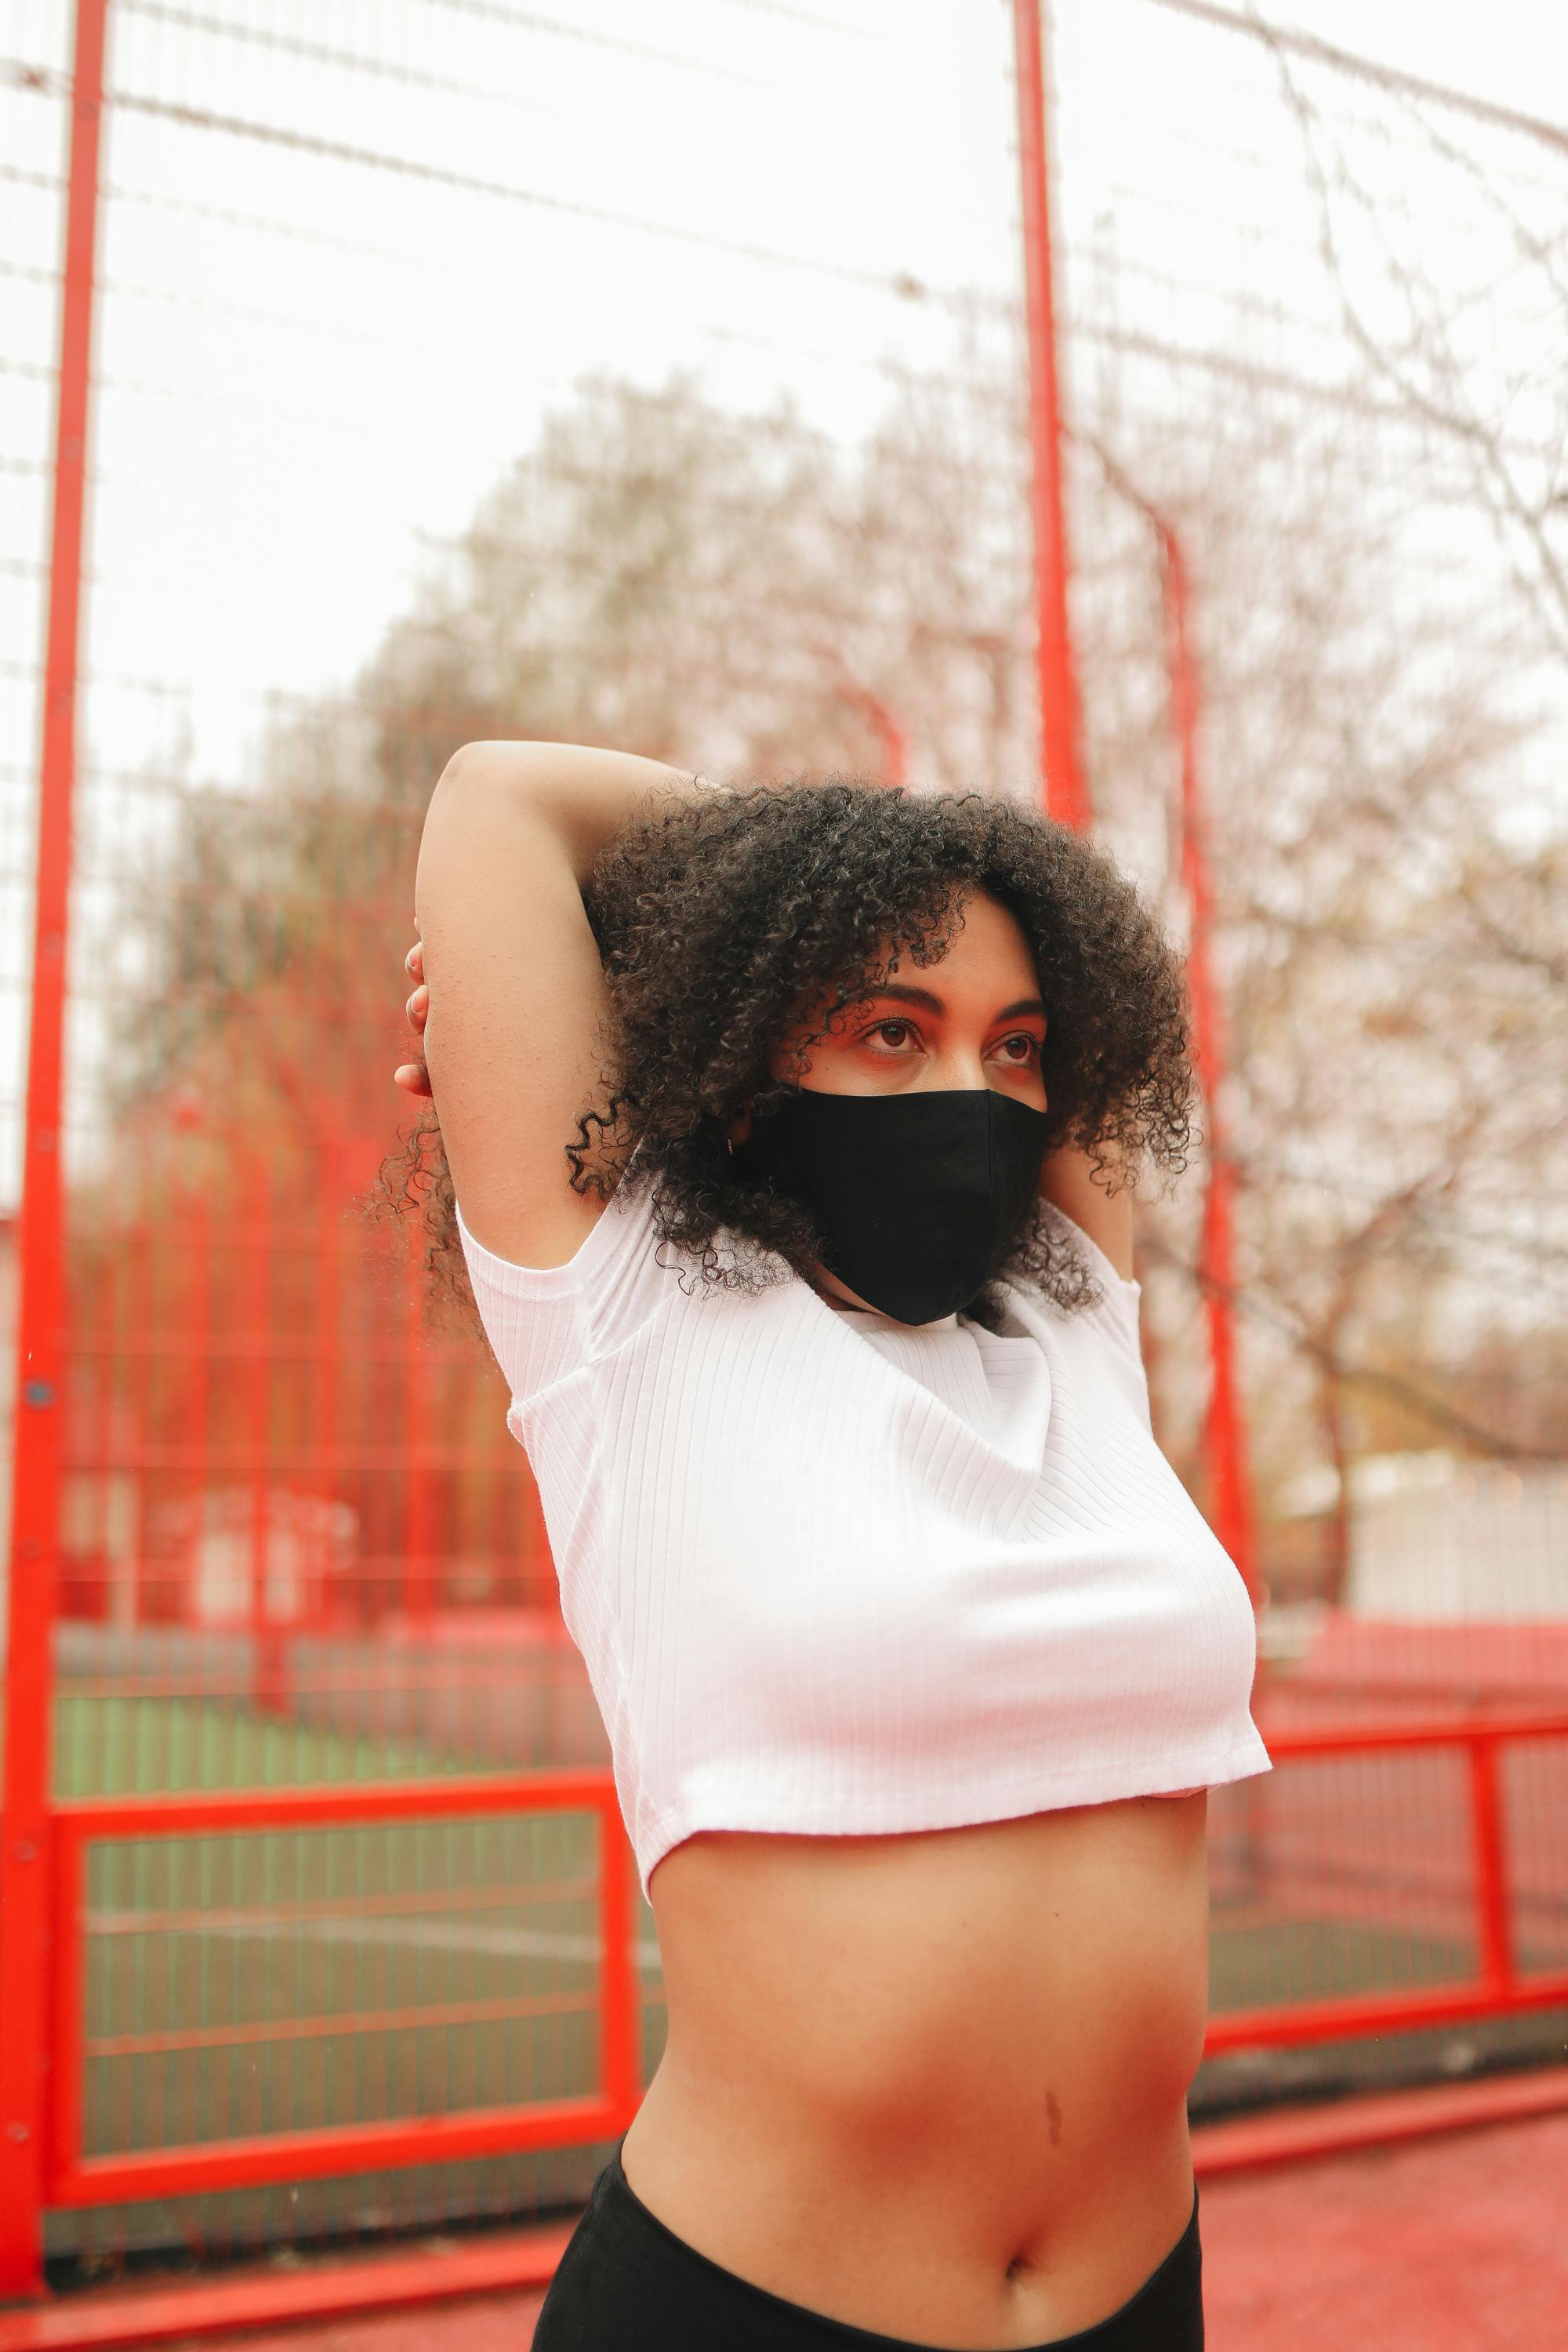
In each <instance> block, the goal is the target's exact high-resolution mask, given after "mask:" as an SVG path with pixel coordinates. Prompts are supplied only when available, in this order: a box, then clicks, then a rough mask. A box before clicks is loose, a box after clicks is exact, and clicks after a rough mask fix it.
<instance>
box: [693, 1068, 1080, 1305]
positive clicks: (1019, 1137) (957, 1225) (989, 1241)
mask: <svg viewBox="0 0 1568 2352" xmlns="http://www.w3.org/2000/svg"><path fill="white" fill-rule="evenodd" d="M1049 1125H1050V1122H1049V1120H1048V1119H1047V1117H1046V1114H1045V1112H1044V1111H1042V1110H1032V1109H1031V1108H1029V1106H1028V1104H1027V1103H1021V1102H1015V1101H1014V1099H1013V1097H1012V1096H1011V1095H1003V1094H997V1093H996V1092H995V1091H994V1089H993V1088H992V1087H962V1088H951V1089H942V1090H940V1091H937V1092H925V1093H913V1094H904V1095H825V1094H814V1093H811V1092H809V1091H807V1090H806V1089H805V1088H804V1087H803V1088H801V1089H800V1090H799V1091H797V1092H796V1093H795V1094H793V1095H791V1096H790V1097H789V1098H788V1100H787V1101H785V1102H784V1103H781V1104H780V1105H779V1106H778V1108H776V1109H774V1110H770V1111H764V1112H763V1115H762V1116H761V1117H760V1118H757V1119H756V1120H754V1122H753V1124H752V1132H751V1136H750V1137H749V1139H747V1141H746V1142H745V1143H743V1144H737V1145H736V1147H735V1153H734V1159H735V1167H736V1170H737V1171H738V1172H739V1173H740V1174H742V1175H744V1176H746V1177H749V1178H771V1179H772V1180H773V1183H774V1184H775V1185H776V1187H777V1189H778V1190H779V1191H780V1192H785V1193H787V1194H788V1195H789V1196H790V1197H791V1198H792V1199H794V1200H795V1201H798V1202H799V1203H800V1204H801V1206H802V1207H803V1208H804V1209H805V1210H806V1211H807V1212H808V1213H809V1214H810V1216H811V1217H812V1219H813V1220H814V1222H815V1223H816V1229H817V1231H818V1233H819V1234H821V1235H822V1244H823V1248H822V1263H823V1264H824V1265H825V1266H826V1268H827V1270H828V1272H829V1273H830V1274H834V1275H837V1277H838V1279H839V1281H840V1282H843V1283H847V1285H848V1286H849V1288H850V1289H851V1290H853V1291H855V1292H856V1293H857V1294H858V1296H859V1297H861V1298H864V1299H865V1300H866V1301H867V1303H868V1305H869V1306H872V1307H879V1308H880V1309H881V1311H882V1313H883V1314H884V1315H891V1316H893V1317H894V1318H896V1319H897V1320H898V1321H899V1322H900V1323H932V1322H934V1321H935V1320H936V1319H937V1318H938V1317H939V1316H942V1315H952V1314H953V1313H955V1312H956V1310H957V1309H958V1308H959V1307H967V1306H968V1305H969V1303H970V1301H971V1300H972V1299H973V1298H974V1297H977V1296H978V1294H979V1293H980V1292H981V1291H982V1290H984V1287H985V1285H986V1284H987V1283H988V1282H989V1281H990V1279H991V1277H992V1276H993V1275H994V1273H995V1272H996V1269H997V1267H998V1266H999V1265H1001V1263H1002V1260H1003V1259H1004V1258H1005V1256H1006V1255H1007V1252H1008V1250H1009V1249H1010V1248H1011V1246H1012V1244H1013V1242H1014V1240H1015V1239H1016V1235H1017V1233H1018V1230H1019V1227H1020V1226H1021V1224H1022V1223H1023V1220H1024V1214H1025V1212H1026V1210H1027V1208H1028V1206H1029V1203H1030V1201H1031V1200H1032V1198H1033V1197H1034V1194H1035V1192H1036V1191H1037V1187H1038V1184H1039V1179H1040V1165H1041V1162H1042V1160H1044V1158H1045V1152H1046V1136H1047V1131H1048V1129H1049Z"/></svg>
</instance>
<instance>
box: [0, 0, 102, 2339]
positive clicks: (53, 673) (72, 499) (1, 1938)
mask: <svg viewBox="0 0 1568 2352" xmlns="http://www.w3.org/2000/svg"><path fill="white" fill-rule="evenodd" d="M108 13H109V0H77V12H76V27H75V59H74V66H73V73H72V83H71V132H70V166H69V181H68V194H67V200H66V227H65V275H64V284H63V289H62V295H61V304H60V347H59V348H60V360H59V390H58V407H57V411H56V425H55V466H54V520H53V536H52V541H51V545H50V551H49V612H48V637H47V654H46V657H45V672H44V711H43V741H42V754H41V761H40V772H39V786H38V824H37V887H36V896H35V902H34V935H33V991H32V1006H31V1024H30V1030H29V1035H28V1048H27V1094H26V1132H25V1139H24V1157H23V1174H22V1199H21V1211H20V1216H19V1219H18V1224H17V1241H18V1259H19V1277H20V1280H19V1291H18V1307H17V1325H18V1329H17V1381H16V1486H15V1492H14V1496H13V1502H12V1513H11V1554H10V1558H11V1578H10V1591H9V1595H8V1623H7V1647H6V1662H5V1833H4V1839H3V1841H0V2018H3V2019H4V2021H5V2030H4V2032H0V2295H25V2294H39V2293H41V2292H42V2288H43V2202H44V2193H45V2186H46V2180H45V2168H44V2167H45V2147H44V2137H45V2119H46V2115H47V2097H48V2061H49V2047H50V2038H51V2026H52V2020H51V2017H50V2011H49V2000H48V1994H49V1982H50V1965H49V1962H50V1954H49V1917H50V1906H49V1861H50V1854H49V1796H50V1786H49V1775H50V1758H49V1746H50V1742H49V1732H50V1711H51V1696H52V1691H51V1685H52V1680H53V1675H52V1664H53V1662H52V1655H51V1635H52V1627H53V1620H54V1602H55V1591H56V1584H57V1580H58V1543H59V1519H60V1513H59V1502H60V1468H61V1417H62V1414H63V1412H64V1405H65V1338H66V1334H65V1320H66V1289H65V1263H64V1247H63V1244H64V1233H63V1223H62V1218H63V1200H62V1189H61V1178H60V1157H61V1152H60V1145H61V1136H60V1115H61V1066H62V1059H63V1047H64V1039H65V1006H66V965H67V956H66V943H67V935H68V934H67V916H68V900H69V891H70V873H71V800H72V794H73V790H74V786H75V781H76V701H77V671H78V656H77V646H78V636H79V620H80V612H81V558H82V522H83V509H84V503H85V493H86V472H87V440H88V411H89V360H90V352H91V343H92V309H93V303H92V295H93V260H94V247H95V245H96V240H97V227H98V180H99V145H100V123H101V116H102V105H103V49H104V34H105V25H106V19H107V16H108Z"/></svg>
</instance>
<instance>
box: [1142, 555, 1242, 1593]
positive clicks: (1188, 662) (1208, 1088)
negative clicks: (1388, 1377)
mask: <svg viewBox="0 0 1568 2352" xmlns="http://www.w3.org/2000/svg"><path fill="white" fill-rule="evenodd" d="M1152 519H1153V522H1154V528H1155V530H1156V531H1157V532H1158V534H1159V540H1160V559H1161V579H1162V583H1163V592H1164V605H1165V645H1166V661H1167V666H1168V668H1169V672H1170V679H1171V717H1172V722H1173V727H1174V730H1175V736H1176V746H1177V751H1178V754H1179V758H1180V763H1181V786H1180V789H1181V811H1182V879H1183V881H1184V885H1185V887H1186V893H1187V904H1188V908H1189V913H1190V921H1191V932H1190V936H1189V940H1188V944H1187V981H1188V987H1189V989H1190V991H1191V994H1192V1005H1193V1059H1194V1063H1195V1065H1196V1067H1197V1074H1198V1082H1199V1084H1200V1085H1201V1087H1203V1090H1204V1097H1205V1102H1206V1104H1207V1106H1208V1112H1207V1116H1208V1147H1209V1154H1208V1156H1209V1172H1208V1189H1207V1192H1205V1196H1204V1225H1203V1244H1202V1250H1203V1255H1202V1264H1201V1271H1202V1276H1203V1286H1204V1302H1205V1310H1206V1313H1207V1316H1208V1328H1209V1369H1210V1387H1209V1409H1208V1423H1207V1428H1206V1432H1205V1441H1206V1450H1207V1453H1208V1457H1209V1465H1210V1475H1211V1477H1212V1480H1213V1489H1214V1491H1213V1498H1212V1510H1213V1515H1214V1530H1215V1535H1216V1536H1217V1537H1218V1538H1219V1539H1220V1541H1221V1543H1222V1544H1224V1546H1225V1548H1226V1551H1227V1552H1229V1554H1230V1556H1231V1558H1232V1559H1234V1560H1235V1562H1236V1564H1237V1568H1238V1569H1239V1570H1241V1574H1242V1579H1243V1580H1244V1582H1245V1583H1246V1586H1247V1591H1248V1593H1249V1594H1250V1596H1251V1599H1252V1605H1253V1607H1254V1609H1257V1608H1258V1605H1259V1600H1260V1594H1259V1588H1258V1529H1257V1524H1256V1521H1255V1518H1254V1516H1253V1509H1252V1488H1251V1483H1250V1481H1249V1479H1248V1477H1247V1441H1246V1426H1245V1422H1244V1419H1243V1415H1242V1412H1241V1407H1240V1404H1239V1402H1238V1400H1237V1380H1236V1308H1235V1303H1234V1301H1235V1262H1234V1255H1233V1250H1232V1240H1233V1234H1234V1218H1233V1210H1234V1202H1235V1177H1234V1175H1233V1173H1232V1170H1231V1165H1230V1160H1229V1159H1228V1157H1227V1156H1226V1148H1225V1134H1224V1129H1223V1127H1222V1124H1221V1118H1220V1108H1219V1096H1220V1084H1221V1079H1222V1077H1223V1075H1224V1069H1225V1039H1224V1027H1223V1019H1222V1015H1221V1013H1220V1006H1219V997H1218V994H1217V992H1216V991H1215V985H1214V974H1213V970H1212V967H1211V965H1210V961H1209V948H1210V941H1211V939H1212V935H1213V928H1214V896H1213V891H1212V889H1211V887H1210V882H1209V869H1208V858H1207V856H1206V853H1205V844H1204V824H1203V814H1204V812H1203V786H1202V776H1201V772H1200V769H1199V764H1198V723H1199V706H1200V696H1199V686H1198V670H1197V659H1196V656H1195V655H1194V651H1193V643H1192V630H1191V625H1190V604H1189V596H1188V583H1187V567H1186V562H1185V559H1184V555H1183V552H1182V544H1181V541H1180V540H1179V539H1178V538H1177V537H1176V534H1175V532H1174V531H1173V530H1172V529H1171V527H1170V525H1169V524H1168V523H1166V522H1164V521H1163V520H1161V519H1160V518H1159V517H1158V516H1154V517H1153V518H1152Z"/></svg>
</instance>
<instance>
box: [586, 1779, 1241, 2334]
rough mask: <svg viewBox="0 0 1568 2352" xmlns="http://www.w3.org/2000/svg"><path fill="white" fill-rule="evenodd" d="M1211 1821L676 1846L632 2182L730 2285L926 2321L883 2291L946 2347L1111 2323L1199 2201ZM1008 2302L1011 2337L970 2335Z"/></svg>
mask: <svg viewBox="0 0 1568 2352" xmlns="http://www.w3.org/2000/svg"><path fill="white" fill-rule="evenodd" d="M1204 1816H1205V1802H1204V1800H1203V1798H1202V1796H1201V1795H1200V1796H1196V1797H1192V1798H1187V1799H1184V1800H1181V1801H1171V1800H1169V1799H1165V1800H1161V1799H1153V1798H1149V1799H1132V1800H1130V1801H1124V1802H1121V1803H1118V1804H1112V1805H1096V1806H1087V1807H1079V1808H1074V1809H1071V1810H1070V1811H1059V1812H1053V1813H1047V1814H1037V1815H1032V1816H1029V1817H1027V1818H1026V1819H1025V1820H1022V1821H1015V1822H987V1823H984V1824H981V1825H979V1826H977V1827H973V1828H967V1829H963V1830H956V1831H942V1832H920V1833H918V1834H914V1835H900V1836H892V1837H876V1838H858V1837H857V1838H809V1839H806V1838H794V1837H787V1838H785V1837H779V1838H773V1837H756V1836H745V1837H738V1836H730V1835H713V1836H708V1835H705V1836H702V1837H699V1838H695V1839H692V1840H691V1841H689V1843H688V1844H687V1845H685V1846H683V1847H680V1848H679V1849H677V1851H676V1852H675V1853H673V1854H671V1855H670V1856H669V1857H668V1860H667V1861H666V1862H665V1863H664V1864H661V1865H660V1868H659V1870H658V1873H657V1874H656V1875H655V1879H654V1883H653V1892H654V1901H655V1909H656V1914H657V1916H658V1927H659V1936H660V1943H661V1947H662V1948H663V1951H664V1958H665V1979H666V1986H667V1990H668V2000H669V2037H668V2046H667V2052H666V2056H665V2060H664V2063H663V2064H662V2065H661V2066H660V2069H659V2071H658V2075H657V2076H656V2078H655V2081H654V2083H653V2085H652V2087H651V2088H650V2090H649V2093H648V2095H647V2100H646V2101H645V2103H644V2106H643V2110H642V2112H641V2114H640V2115H639V2116H638V2117H637V2122H636V2123H635V2124H634V2125H633V2126H632V2129H631V2131H630V2133H628V2135H627V2141H626V2168H627V2175H628V2178H629V2179H631V2181H632V2184H633V2186H634V2188H636V2189H637V2193H638V2194H639V2195H640V2196H643V2197H644V2199H645V2200H646V2201H647V2204H648V2205H649V2206H650V2208H651V2210H653V2211H655V2212H656V2213H658V2216H659V2218H660V2219H661V2220H663V2221H665V2222H666V2224H667V2225H668V2227H669V2228H670V2229H672V2230H674V2231H676V2233H677V2234H678V2235H679V2236H683V2237H685V2238H687V2239H688V2240H689V2242H691V2243H694V2244H696V2245H698V2246H699V2247H700V2250H701V2251H702V2252H706V2253H708V2254H709V2255H710V2258H711V2259H712V2260H713V2261H715V2262H718V2263H721V2264H723V2265H724V2266H725V2267H726V2268H728V2269H731V2270H732V2271H734V2272H735V2273H737V2274H738V2275H740V2276H742V2277H748V2278H751V2279H752V2281H753V2283H754V2284H761V2285H764V2286H768V2287H769V2288H770V2289H771V2290H772V2291H773V2292H774V2293H777V2294H785V2295H787V2296H789V2297H791V2298H792V2299H793V2300H795V2301H796V2302H803V2303H806V2304H808V2305H812V2306H813V2307H814V2308H816V2309H819V2310H832V2311H834V2312H835V2313H836V2315H837V2316H840V2317H844V2318H850V2319H853V2320H854V2324H857V2325H860V2326H867V2327H869V2328H873V2329H875V2330H878V2331H879V2332H882V2333H887V2334H891V2335H895V2336H897V2335H904V2336H913V2337H917V2338H918V2337H920V2336H922V2335H923V2336H924V2337H925V2338H926V2340H931V2337H933V2336H942V2335H943V2332H944V2331H943V2329H942V2328H940V2327H936V2326H932V2325H931V2322H930V2320H929V2319H928V2320H927V2321H925V2322H922V2323H921V2324H919V2325H911V2324H908V2320H909V2316H910V2315H909V2314H907V2313H903V2314H902V2315H900V2313H901V2305H900V2294H901V2293H902V2290H901V2289H900V2287H899V2285H898V2284H897V2282H898V2281H899V2279H900V2277H905V2278H912V2279H914V2280H915V2281H917V2282H920V2283H921V2294H922V2296H923V2297H924V2304H923V2307H924V2308H925V2309H926V2310H927V2311H928V2313H930V2312H934V2311H935V2310H937V2309H939V2308H940V2309H942V2310H944V2311H945V2312H946V2313H947V2315H948V2316H947V2329H946V2336H947V2340H951V2341H952V2342H954V2343H957V2342H958V2341H960V2340H961V2337H960V2336H959V2335H956V2334H953V2333H952V2329H953V2328H954V2327H957V2328H959V2329H960V2330H962V2329H963V2327H964V2326H972V2327H973V2328H976V2329H979V2330H980V2331H982V2332H980V2333H976V2334H974V2335H973V2336H972V2337H971V2338H970V2340H972V2341H973V2342H975V2343H985V2342H992V2343H995V2342H999V2341H1004V2340H1011V2341H1015V2342H1017V2343H1020V2344H1028V2343H1039V2342H1041V2341H1044V2340H1046V2339H1047V2337H1048V2336H1050V2335H1051V2334H1053V2333H1063V2334H1065V2333H1068V2332H1070V2331H1071V2330H1072V2329H1073V2328H1076V2327H1079V2326H1088V2325H1089V2324H1091V2322H1092V2321H1093V2320H1094V2319H1095V2318H1096V2317H1097V2316H1099V2315H1102V2314H1103V2313H1104V2312H1107V2311H1110V2310H1111V2309H1114V2308H1115V2307H1116V2305H1117V2304H1118V2303H1119V2302H1120V2301H1121V2300H1122V2299H1124V2297H1125V2295H1126V2294H1131V2292H1132V2291H1133V2289H1134V2288H1135V2287H1136V2286H1137V2284H1139V2282H1140V2281H1141V2280H1142V2278H1143V2277H1145V2276H1146V2275H1147V2274H1148V2273H1149V2272H1150V2271H1151V2270H1152V2268H1153V2267H1154V2265H1155V2263H1158V2261H1159V2260H1160V2259H1161V2257H1162V2255H1163V2253H1164V2252H1166V2251H1167V2250H1168V2248H1169V2246H1170V2245H1171V2244H1173V2242H1175V2239H1176V2238H1177V2236H1178V2235H1179V2234H1180V2231H1181V2229H1182V2226H1183V2224H1184V2221H1185V2219H1186V2217H1187V2213H1188V2211H1189V2210H1190V2207H1191V2201H1192V2175H1191V2160H1190V2156H1189V2153H1188V2149H1187V2140H1186V2115H1185V2097H1186V2090H1187V2086H1188V2084H1190V2082H1191V2080H1192V2076H1193V2074H1194V2072H1195V2070H1196V2066H1197V2063H1198V2061H1199V2058H1200V2057H1201V2055H1202V2048H1203V2032H1204V2021H1205V2008H1206V1995H1207V1885H1206V1870H1205V1843H1204V1832H1205V1820H1204ZM868 2247H875V2248H876V2249H877V2254H876V2258H875V2263H874V2265H873V2270H874V2273H875V2274H874V2275H872V2274H868V2270H867V2259H868V2257H867V2250H868ZM763 2273H767V2274H766V2275H763ZM786 2279H787V2282H788V2283H787V2284H786V2283H784V2282H785V2280H786ZM1030 2294H1033V2296H1034V2300H1033V2301H1032V2302H1031V2301H1030V2300H1029V2297H1030ZM825 2296H826V2298H828V2299H827V2300H824V2297H825ZM933 2296H934V2297H935V2301H934V2302H933V2301H932V2299H931V2298H932V2297H933ZM846 2297H847V2298H848V2299H849V2301H850V2302H855V2301H856V2300H857V2298H859V2299H860V2300H859V2304H858V2309H859V2311H860V2313H861V2315H859V2316H857V2315H856V2313H854V2312H851V2311H850V2310H849V2309H848V2308H847V2307H844V2306H845V2298H846ZM1004 2308H1005V2310H1006V2311H1007V2312H1010V2313H1011V2314H1012V2315H1013V2316H1012V2318H1011V2319H1010V2320H1009V2321H1008V2323H1007V2324H1008V2325H1009V2326H1014V2325H1016V2326H1017V2327H1019V2328H1020V2329H1021V2330H1022V2332H1020V2333H1017V2334H1016V2335H1014V2336H1010V2337H1003V2336H997V2335H996V2334H995V2333H994V2332H993V2333H992V2334H990V2335H989V2336H988V2335H987V2334H985V2333H984V2330H985V2329H987V2328H990V2329H992V2330H993V2331H994V2329H995V2327H996V2326H998V2325H999V2324H1000V2320H1001V2316H1002V2314H1003V2311H1004ZM1037 2323H1039V2324H1037ZM1031 2328H1032V2329H1033V2331H1034V2332H1033V2333H1032V2334H1031V2333H1030V2332H1029V2330H1030V2329H1031Z"/></svg>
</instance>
